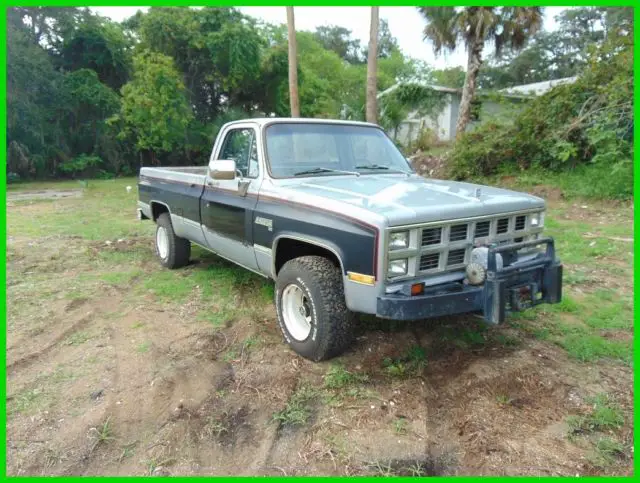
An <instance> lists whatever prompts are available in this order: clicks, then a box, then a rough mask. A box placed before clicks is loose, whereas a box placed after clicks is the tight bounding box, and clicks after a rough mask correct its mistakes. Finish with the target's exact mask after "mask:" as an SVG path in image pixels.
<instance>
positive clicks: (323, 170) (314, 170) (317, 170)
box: [293, 168, 360, 176]
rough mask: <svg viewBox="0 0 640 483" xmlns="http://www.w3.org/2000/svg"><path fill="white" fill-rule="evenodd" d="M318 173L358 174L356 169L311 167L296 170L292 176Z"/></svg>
mask: <svg viewBox="0 0 640 483" xmlns="http://www.w3.org/2000/svg"><path fill="white" fill-rule="evenodd" d="M319 173H342V174H355V175H356V176H360V173H358V172H357V171H344V170H341V169H331V168H311V169H307V170H304V171H298V172H297V173H293V175H294V176H302V175H304V174H319Z"/></svg>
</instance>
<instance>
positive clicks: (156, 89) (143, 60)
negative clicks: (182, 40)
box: [112, 51, 192, 164]
mask: <svg viewBox="0 0 640 483" xmlns="http://www.w3.org/2000/svg"><path fill="white" fill-rule="evenodd" d="M180 77H181V76H180V74H179V73H178V71H177V70H176V69H175V67H174V64H173V60H172V59H171V57H167V56H166V55H163V54H159V53H155V52H150V51H143V52H141V53H139V54H138V55H136V56H135V57H134V58H133V80H132V81H131V82H129V83H128V84H125V86H124V87H123V88H122V111H121V113H120V114H119V115H118V116H116V117H114V118H112V122H118V121H121V122H122V124H123V132H122V137H125V136H131V137H132V138H133V140H134V143H135V146H136V149H137V150H138V151H140V152H145V153H147V154H148V156H149V158H150V161H151V162H152V163H153V164H156V153H158V152H168V151H170V150H172V149H173V148H174V147H175V146H177V145H178V144H179V142H180V141H181V140H183V139H184V137H185V131H186V128H187V126H188V125H189V122H190V121H191V119H192V113H191V109H190V108H189V104H188V103H187V99H186V92H185V87H184V84H183V82H182V79H181V78H180Z"/></svg>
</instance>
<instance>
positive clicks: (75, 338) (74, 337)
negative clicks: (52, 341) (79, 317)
mask: <svg viewBox="0 0 640 483" xmlns="http://www.w3.org/2000/svg"><path fill="white" fill-rule="evenodd" d="M89 339H91V335H89V334H88V333H87V332H84V331H80V332H74V333H73V334H71V335H70V336H69V337H67V338H66V339H65V341H64V343H65V345H73V346H76V345H80V344H84V343H85V342H87V341H88V340H89Z"/></svg>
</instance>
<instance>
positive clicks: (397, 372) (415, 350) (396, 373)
mask: <svg viewBox="0 0 640 483" xmlns="http://www.w3.org/2000/svg"><path fill="white" fill-rule="evenodd" d="M382 367H383V368H384V370H385V372H386V373H387V375H389V376H390V377H393V378H399V379H402V378H405V377H413V376H419V375H420V374H421V373H422V372H423V371H424V369H425V368H426V367H427V354H426V351H425V350H424V348H423V347H421V346H419V345H414V346H412V347H410V348H409V349H408V350H407V352H406V353H405V354H404V355H403V356H402V357H400V358H398V359H391V358H389V357H386V358H384V359H383V361H382Z"/></svg>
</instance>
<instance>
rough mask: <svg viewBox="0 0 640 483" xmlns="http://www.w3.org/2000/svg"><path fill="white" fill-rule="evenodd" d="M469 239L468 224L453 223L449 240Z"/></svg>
mask: <svg viewBox="0 0 640 483" xmlns="http://www.w3.org/2000/svg"><path fill="white" fill-rule="evenodd" d="M466 239H467V225H466V224H464V225H453V226H452V227H451V231H450V232H449V241H450V242H455V241H461V240H466Z"/></svg>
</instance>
